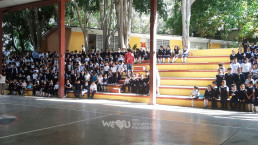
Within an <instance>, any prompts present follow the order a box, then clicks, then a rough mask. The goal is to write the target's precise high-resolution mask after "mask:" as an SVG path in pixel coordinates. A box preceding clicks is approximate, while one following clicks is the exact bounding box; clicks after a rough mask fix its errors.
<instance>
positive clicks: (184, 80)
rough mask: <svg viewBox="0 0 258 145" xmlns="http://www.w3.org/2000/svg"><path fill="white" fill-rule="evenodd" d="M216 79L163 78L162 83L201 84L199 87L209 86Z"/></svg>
mask: <svg viewBox="0 0 258 145" xmlns="http://www.w3.org/2000/svg"><path fill="white" fill-rule="evenodd" d="M212 81H215V79H214V78H178V77H176V78H174V77H171V78H161V79H160V85H164V86H173V85H178V86H199V87H207V86H208V85H209V84H211V83H212Z"/></svg>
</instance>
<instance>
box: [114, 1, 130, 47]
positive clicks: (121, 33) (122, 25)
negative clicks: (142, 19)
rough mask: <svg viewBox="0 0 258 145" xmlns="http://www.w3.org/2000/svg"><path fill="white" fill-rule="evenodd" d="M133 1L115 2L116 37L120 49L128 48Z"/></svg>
mask: <svg viewBox="0 0 258 145" xmlns="http://www.w3.org/2000/svg"><path fill="white" fill-rule="evenodd" d="M132 3H133V0H116V17H117V26H118V28H117V29H118V37H119V44H120V47H121V48H128V44H129V39H130V34H131V20H132Z"/></svg>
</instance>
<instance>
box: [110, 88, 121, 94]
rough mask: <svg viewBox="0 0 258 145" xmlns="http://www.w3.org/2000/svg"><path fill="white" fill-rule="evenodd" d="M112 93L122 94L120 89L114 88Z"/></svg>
mask: <svg viewBox="0 0 258 145" xmlns="http://www.w3.org/2000/svg"><path fill="white" fill-rule="evenodd" d="M110 92H111V93H120V88H112V89H110Z"/></svg>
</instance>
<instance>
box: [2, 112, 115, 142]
mask: <svg viewBox="0 0 258 145" xmlns="http://www.w3.org/2000/svg"><path fill="white" fill-rule="evenodd" d="M107 116H111V115H104V116H99V117H93V118H90V119H84V120H78V121H74V122H70V123H65V124H60V125H56V126H50V127H46V128H41V129H36V130H31V131H26V132H21V133H16V134H12V135H7V136H2V137H0V139H4V138H9V137H14V136H18V135H23V134H28V133H33V132H38V131H43V130H48V129H52V128H57V127H62V126H67V125H72V124H76V123H80V122H84V121H88V120H93V119H98V118H103V117H107Z"/></svg>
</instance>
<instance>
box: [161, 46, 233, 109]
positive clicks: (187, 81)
mask: <svg viewBox="0 0 258 145" xmlns="http://www.w3.org/2000/svg"><path fill="white" fill-rule="evenodd" d="M231 52H232V49H213V50H193V51H190V56H189V58H188V59H187V63H181V60H180V59H178V60H177V61H176V62H175V63H173V64H168V63H165V64H157V68H158V69H159V73H160V77H161V81H160V85H161V86H160V95H159V96H157V103H158V104H169V105H180V106H191V101H190V100H189V96H190V94H191V92H192V90H193V87H194V86H198V87H199V90H200V93H201V94H203V95H204V92H205V90H206V89H207V86H208V85H209V84H211V83H212V81H215V76H216V75H217V74H218V72H217V69H218V63H220V62H221V63H223V64H224V67H225V68H226V69H227V68H228V67H229V66H230V63H229V61H230V58H229V55H230V54H231ZM191 55H193V56H191ZM170 60H171V59H170ZM164 99H165V100H166V101H164ZM172 100H173V101H172ZM194 105H195V106H197V107H202V106H203V100H202V99H200V100H199V101H195V104H194Z"/></svg>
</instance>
